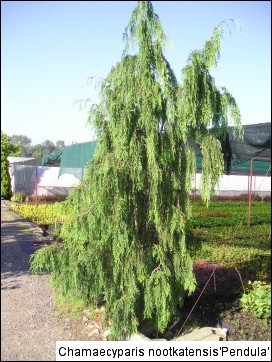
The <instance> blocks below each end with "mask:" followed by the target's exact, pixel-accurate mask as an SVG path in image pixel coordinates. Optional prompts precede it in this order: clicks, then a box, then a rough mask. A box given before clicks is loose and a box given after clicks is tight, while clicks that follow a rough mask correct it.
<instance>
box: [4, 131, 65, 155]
mask: <svg viewBox="0 0 272 362" xmlns="http://www.w3.org/2000/svg"><path fill="white" fill-rule="evenodd" d="M9 141H10V144H11V147H12V149H13V151H12V153H11V154H10V155H11V156H22V157H34V158H39V157H43V156H46V155H48V154H49V153H51V152H54V151H57V150H60V149H62V148H63V147H65V144H64V141H61V140H58V141H57V142H56V144H54V143H53V142H52V141H49V140H45V141H44V142H42V143H41V144H36V145H31V139H30V138H28V137H27V136H24V135H13V136H11V137H9Z"/></svg>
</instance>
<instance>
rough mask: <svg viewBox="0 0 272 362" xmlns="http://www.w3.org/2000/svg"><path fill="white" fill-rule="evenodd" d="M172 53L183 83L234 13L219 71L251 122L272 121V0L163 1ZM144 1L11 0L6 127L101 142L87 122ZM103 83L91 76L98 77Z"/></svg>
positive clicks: (7, 4) (158, 7)
mask: <svg viewBox="0 0 272 362" xmlns="http://www.w3.org/2000/svg"><path fill="white" fill-rule="evenodd" d="M152 4H153V8H154V11H155V13H156V14H157V15H158V16H159V18H160V21H161V24H162V27H163V30H164V32H165V33H166V35H167V37H168V38H169V39H170V40H171V45H170V47H169V49H168V50H166V51H165V56H166V58H167V60H168V61H169V63H170V65H171V67H172V69H173V70H174V73H175V75H176V77H177V79H178V81H179V82H181V70H182V68H183V67H184V66H185V65H186V61H187V59H188V56H189V54H190V53H191V51H193V50H198V49H202V48H203V46H204V44H205V42H206V41H207V40H209V39H210V37H211V35H212V31H213V29H214V28H215V27H216V26H217V25H218V24H219V23H220V22H222V21H223V20H225V19H233V20H234V24H235V25H234V26H231V27H229V28H226V31H225V34H224V37H223V39H222V51H221V57H220V60H219V63H218V66H217V68H216V69H214V70H213V71H212V72H211V74H212V76H213V77H214V78H215V82H216V84H217V85H218V86H224V87H226V88H227V89H228V90H229V92H230V93H231V94H232V95H233V96H234V98H235V99H236V102H237V103H238V106H239V108H240V112H241V119H242V123H243V124H254V123H263V122H271V2H270V1H153V2H152ZM136 5H137V1H1V60H2V61H1V75H2V76H1V88H2V97H1V120H2V125H1V129H2V131H3V132H4V133H6V134H7V135H8V136H12V135H26V136H27V137H28V138H30V139H31V141H32V145H35V144H38V143H42V142H44V141H45V140H50V141H52V142H54V143H55V142H56V141H57V140H63V141H64V142H65V145H66V146H68V145H70V144H72V143H75V142H76V143H80V142H88V141H92V140H93V139H94V138H95V136H94V132H93V130H92V128H91V126H90V125H89V124H88V123H87V119H88V110H89V108H90V106H91V103H96V102H97V101H98V99H99V98H98V97H99V96H98V88H97V85H96V84H97V82H98V81H99V79H101V78H105V77H106V76H107V75H108V73H109V72H110V70H111V68H112V66H114V65H116V63H117V62H119V61H120V60H121V56H122V51H123V49H124V46H125V45H124V42H123V40H122V39H123V33H124V30H125V28H126V26H127V25H128V22H129V20H130V16H131V14H132V12H133V10H134V8H135V7H136ZM91 77H94V78H93V81H92V82H90V78H91Z"/></svg>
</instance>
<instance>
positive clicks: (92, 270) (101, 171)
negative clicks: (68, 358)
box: [31, 1, 240, 339]
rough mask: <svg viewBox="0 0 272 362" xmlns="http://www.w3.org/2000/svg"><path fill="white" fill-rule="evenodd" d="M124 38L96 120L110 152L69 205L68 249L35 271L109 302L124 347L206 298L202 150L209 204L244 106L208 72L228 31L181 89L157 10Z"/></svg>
mask: <svg viewBox="0 0 272 362" xmlns="http://www.w3.org/2000/svg"><path fill="white" fill-rule="evenodd" d="M124 38H125V41H126V44H125V51H124V54H123V57H122V59H121V61H120V62H119V63H118V64H117V65H116V66H115V67H113V68H112V70H111V71H110V73H109V75H108V76H107V78H106V79H105V80H104V81H103V82H102V85H101V91H100V102H99V104H98V105H95V106H93V107H92V109H91V111H90V115H89V121H90V122H91V124H92V125H93V127H94V128H95V129H96V132H97V135H98V143H97V146H96V152H95V156H94V159H93V161H92V162H91V163H90V164H89V167H88V170H87V172H86V173H85V177H84V179H83V181H82V182H81V184H80V185H79V186H78V187H77V188H76V189H75V190H74V191H73V192H72V193H71V194H70V195H69V197H68V198H67V200H66V201H65V202H64V205H65V211H66V213H67V214H68V215H69V218H68V219H67V221H66V222H65V223H64V225H63V227H62V229H61V237H62V239H63V240H64V243H63V244H62V245H61V247H57V246H53V247H50V248H46V250H44V251H43V250H39V251H38V252H37V254H36V255H35V256H34V258H32V263H31V268H32V270H33V271H34V272H38V271H39V270H43V269H48V270H50V271H51V275H52V277H53V280H54V281H55V282H56V284H58V285H59V287H60V288H61V291H62V293H64V294H66V295H77V296H78V295H79V296H80V297H81V298H82V299H83V300H84V301H85V302H86V303H90V304H93V305H97V304H98V303H99V302H100V301H101V300H104V301H105V302H106V320H105V322H106V323H107V324H110V327H111V338H112V339H123V338H125V337H126V336H127V335H129V334H131V333H134V332H136V331H137V328H138V325H139V324H140V323H143V322H145V321H148V322H150V323H151V324H153V326H155V327H156V328H157V330H158V331H163V330H165V328H166V327H167V325H168V323H169V322H170V321H171V318H172V317H173V315H174V314H175V308H176V306H177V305H180V306H182V305H183V302H184V298H185V295H186V294H190V293H191V292H193V291H194V289H195V277H194V275H193V268H192V260H191V257H190V254H189V252H188V250H187V247H186V244H188V242H189V241H187V240H186V235H187V220H188V219H189V218H190V204H189V198H188V193H189V192H190V190H191V184H192V180H193V177H194V175H195V168H196V165H195V155H194V147H193V146H192V143H195V142H198V143H200V144H201V147H202V148H203V150H204V151H205V152H203V153H204V159H203V170H204V171H203V181H202V190H203V192H202V196H203V199H204V200H205V202H206V203H208V202H209V198H210V196H209V195H210V191H212V190H213V188H214V187H215V185H216V183H217V182H218V180H219V177H220V176H221V175H222V171H223V168H222V165H223V156H222V152H221V146H220V143H219V141H217V137H218V136H220V135H221V133H223V134H224V131H225V127H226V125H227V113H228V112H229V111H230V109H232V108H231V107H234V109H235V111H236V112H232V116H235V117H236V118H235V122H236V125H237V126H240V123H239V122H240V121H239V110H238V108H237V106H236V105H235V104H234V103H233V99H232V98H230V97H228V93H226V92H222V93H221V92H219V91H218V90H217V89H216V87H215V84H214V82H213V79H212V78H211V76H210V75H209V72H208V71H209V69H210V68H211V66H212V65H214V64H215V59H216V58H217V57H218V56H219V50H220V48H219V45H220V42H219V38H218V30H215V32H214V35H213V37H212V39H211V40H210V43H209V44H208V45H207V44H206V45H205V47H204V49H203V50H202V51H199V52H195V53H194V55H193V56H192V57H191V58H190V59H189V61H188V65H187V66H186V68H185V70H184V78H183V80H182V84H181V86H179V85H178V82H177V80H176V78H175V75H174V73H173V71H172V69H171V67H170V65H169V63H168V62H167V60H166V59H165V56H164V55H163V51H164V46H165V44H166V36H165V34H164V32H163V29H162V28H161V24H160V21H159V18H158V16H157V15H156V14H155V13H154V12H153V7H152V4H151V3H150V2H149V1H147V2H146V1H140V2H139V3H138V5H137V7H136V9H135V10H134V12H133V14H132V16H131V20H130V22H129V24H128V27H127V28H126V30H125V35H124ZM131 45H135V46H136V48H137V53H136V54H135V55H131V54H130V53H129V51H130V50H131ZM208 128H211V130H208ZM210 173H211V174H210Z"/></svg>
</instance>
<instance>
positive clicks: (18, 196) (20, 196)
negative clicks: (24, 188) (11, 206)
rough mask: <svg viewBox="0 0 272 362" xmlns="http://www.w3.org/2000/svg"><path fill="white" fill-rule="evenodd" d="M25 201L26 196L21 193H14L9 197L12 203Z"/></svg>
mask: <svg viewBox="0 0 272 362" xmlns="http://www.w3.org/2000/svg"><path fill="white" fill-rule="evenodd" d="M25 199H26V195H25V194H24V193H23V192H21V191H18V192H16V193H15V194H14V195H12V197H11V201H13V202H23V201H25Z"/></svg>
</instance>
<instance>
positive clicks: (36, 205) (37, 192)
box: [36, 166, 38, 206]
mask: <svg viewBox="0 0 272 362" xmlns="http://www.w3.org/2000/svg"><path fill="white" fill-rule="evenodd" d="M36 206H38V166H36Z"/></svg>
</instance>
